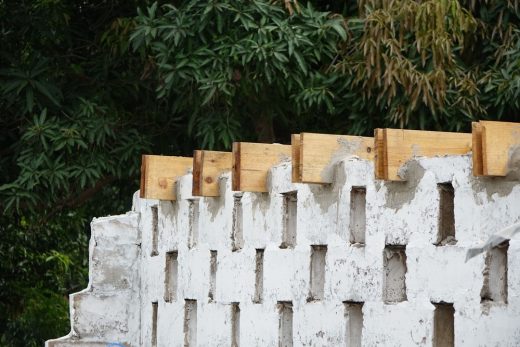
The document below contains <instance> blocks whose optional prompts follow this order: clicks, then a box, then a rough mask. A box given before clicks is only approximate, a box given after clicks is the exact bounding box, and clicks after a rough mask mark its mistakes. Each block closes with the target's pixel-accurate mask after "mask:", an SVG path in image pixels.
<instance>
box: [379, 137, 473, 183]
mask: <svg viewBox="0 0 520 347" xmlns="http://www.w3.org/2000/svg"><path fill="white" fill-rule="evenodd" d="M375 144H376V164H375V167H376V170H375V172H376V178H378V179H384V180H389V181H402V180H403V178H402V177H400V176H399V170H400V169H401V167H402V166H403V165H404V164H405V163H406V162H407V161H409V160H411V159H412V158H414V157H435V156H446V155H462V154H466V153H469V152H470V151H471V145H472V137H471V134H469V133H468V134H466V133H450V132H439V131H421V130H403V129H376V130H375Z"/></svg>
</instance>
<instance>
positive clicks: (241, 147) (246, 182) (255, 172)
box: [232, 142, 291, 192]
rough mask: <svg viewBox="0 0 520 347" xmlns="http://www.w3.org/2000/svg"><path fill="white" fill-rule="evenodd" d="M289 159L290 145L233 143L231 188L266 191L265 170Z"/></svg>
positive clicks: (246, 190) (244, 190)
mask: <svg viewBox="0 0 520 347" xmlns="http://www.w3.org/2000/svg"><path fill="white" fill-rule="evenodd" d="M289 160H291V146H289V145H280V144H266V143H248V142H235V143H233V171H232V183H233V190H235V191H243V192H267V172H268V171H269V169H270V168H271V167H273V166H274V165H277V164H279V163H281V162H283V161H289Z"/></svg>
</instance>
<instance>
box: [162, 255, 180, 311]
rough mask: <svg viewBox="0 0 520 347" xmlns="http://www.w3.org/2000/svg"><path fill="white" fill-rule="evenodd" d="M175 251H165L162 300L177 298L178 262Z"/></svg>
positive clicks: (169, 300) (168, 300)
mask: <svg viewBox="0 0 520 347" xmlns="http://www.w3.org/2000/svg"><path fill="white" fill-rule="evenodd" d="M177 256H178V253H177V251H173V252H168V253H166V265H165V269H164V301H166V302H171V301H175V300H177V276H178V271H179V262H178V260H177Z"/></svg>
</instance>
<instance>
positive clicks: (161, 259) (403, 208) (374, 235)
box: [48, 156, 520, 346]
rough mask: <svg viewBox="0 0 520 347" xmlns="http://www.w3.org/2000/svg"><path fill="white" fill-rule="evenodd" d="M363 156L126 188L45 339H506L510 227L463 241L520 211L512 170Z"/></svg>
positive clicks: (514, 248)
mask: <svg viewBox="0 0 520 347" xmlns="http://www.w3.org/2000/svg"><path fill="white" fill-rule="evenodd" d="M373 170H374V168H373V163H372V162H369V161H365V160H360V159H357V158H348V159H345V160H343V161H340V162H339V164H337V165H336V167H335V172H334V175H335V177H334V183H333V184H331V185H310V184H293V183H291V179H290V178H291V167H290V163H283V164H281V165H279V166H276V167H274V168H272V169H271V170H270V172H269V178H268V187H269V193H247V192H243V193H240V192H233V191H231V179H230V175H229V174H225V175H223V176H222V177H221V178H220V187H221V196H220V197H218V198H200V197H193V196H191V182H192V177H191V175H189V174H188V175H185V176H183V177H181V178H180V179H179V181H178V182H177V192H178V197H177V200H176V201H155V200H142V199H139V198H137V195H136V197H134V207H133V211H132V212H131V213H129V214H127V215H123V216H116V217H108V218H107V219H97V220H95V221H94V222H93V239H94V241H93V242H92V241H91V278H90V281H91V282H90V285H89V288H88V289H87V290H86V294H82V293H79V294H75V295H73V296H72V300H71V307H72V308H71V316H72V332H71V334H70V335H69V336H68V337H65V338H62V339H59V340H53V341H49V342H48V345H49V346H66V345H85V346H91V345H92V343H100V345H107V344H109V343H118V344H120V345H122V346H197V345H198V346H450V345H454V346H519V345H520V239H518V238H516V239H512V240H510V241H509V244H508V245H506V246H505V247H502V248H497V249H494V250H493V251H492V252H489V253H488V254H482V255H479V256H477V257H476V258H474V259H471V260H469V261H468V262H465V257H466V252H467V250H468V249H469V248H471V247H475V246H477V245H479V244H480V243H482V242H483V241H485V240H486V239H487V238H488V236H490V235H491V234H493V233H495V232H497V231H499V230H500V229H501V228H503V227H506V226H508V225H511V224H513V223H516V222H518V221H520V183H519V182H518V181H512V180H508V179H504V178H501V179H498V178H497V179H490V178H476V177H473V176H472V173H471V157H469V156H453V157H442V158H417V159H415V160H413V161H410V162H408V163H407V164H406V166H405V167H404V168H403V170H404V172H405V173H406V177H407V181H406V182H384V181H379V180H375V179H374V178H373V177H374V174H373ZM101 237H103V238H104V239H103V240H101V239H100V238H101ZM105 241H106V242H107V243H108V244H109V245H108V246H106V247H107V250H108V249H109V250H108V251H106V252H105V250H104V249H103V247H105V246H103V242H105ZM114 250H117V251H114ZM96 253H97V254H99V255H101V254H103V257H102V259H101V258H99V257H96V256H95V255H96ZM93 254H94V256H93ZM81 295H87V297H88V298H89V300H91V301H89V300H83V303H84V304H83V305H81V306H78V305H76V301H77V297H79V296H81ZM452 338H453V341H451V340H452Z"/></svg>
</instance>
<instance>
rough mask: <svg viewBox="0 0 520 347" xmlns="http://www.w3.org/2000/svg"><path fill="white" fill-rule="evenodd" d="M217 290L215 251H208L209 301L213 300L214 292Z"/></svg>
mask: <svg viewBox="0 0 520 347" xmlns="http://www.w3.org/2000/svg"><path fill="white" fill-rule="evenodd" d="M216 290H217V251H210V262H209V293H208V297H209V301H213V300H214V299H215V292H216Z"/></svg>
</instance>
